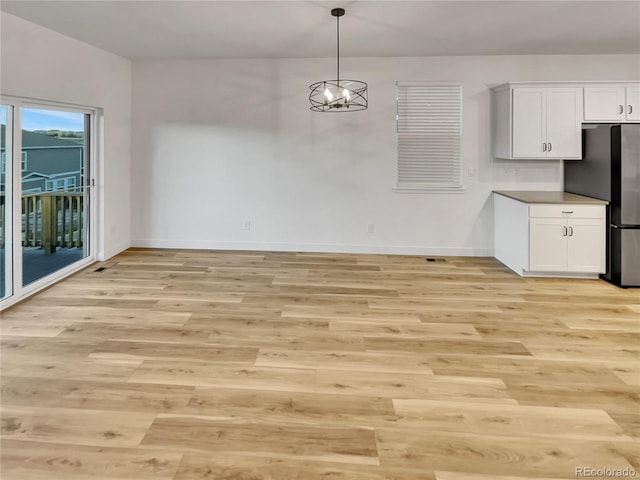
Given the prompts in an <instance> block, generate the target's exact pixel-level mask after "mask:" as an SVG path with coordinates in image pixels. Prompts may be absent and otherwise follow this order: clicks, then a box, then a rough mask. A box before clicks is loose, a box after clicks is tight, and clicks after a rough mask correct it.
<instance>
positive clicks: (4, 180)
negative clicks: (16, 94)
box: [0, 105, 13, 299]
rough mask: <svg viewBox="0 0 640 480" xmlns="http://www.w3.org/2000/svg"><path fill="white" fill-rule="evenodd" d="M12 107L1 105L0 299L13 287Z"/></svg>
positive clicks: (8, 294)
mask: <svg viewBox="0 0 640 480" xmlns="http://www.w3.org/2000/svg"><path fill="white" fill-rule="evenodd" d="M12 112H13V109H12V107H10V106H8V105H0V299H3V298H6V297H9V296H11V294H12V287H13V248H12V244H13V242H12V221H13V216H12V214H11V212H12V209H11V204H12V201H11V200H12V192H13V189H12V188H11V187H12V184H13V182H12V181H11V177H12V175H11V172H12V168H11V165H12V162H11V159H12V155H11V153H12V149H11V144H12V143H13V142H11V135H12V128H11V127H12V122H7V120H8V117H9V116H10V115H11V113H12Z"/></svg>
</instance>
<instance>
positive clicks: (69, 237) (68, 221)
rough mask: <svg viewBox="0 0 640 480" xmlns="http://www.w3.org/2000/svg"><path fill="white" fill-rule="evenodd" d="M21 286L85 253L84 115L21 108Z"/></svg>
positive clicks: (86, 136) (86, 132) (86, 131)
mask: <svg viewBox="0 0 640 480" xmlns="http://www.w3.org/2000/svg"><path fill="white" fill-rule="evenodd" d="M21 124H22V151H21V158H20V165H19V168H20V169H21V178H22V197H21V201H22V205H21V213H22V285H23V286H26V285H29V284H31V283H33V282H35V281H37V280H39V279H41V278H43V277H46V276H48V275H51V274H53V273H55V272H57V271H58V270H61V269H63V268H65V267H67V266H69V265H71V264H73V263H75V262H77V261H79V260H82V259H83V258H85V257H87V256H88V255H89V251H88V242H87V240H88V232H87V226H88V206H89V205H88V193H89V192H88V190H89V189H88V188H85V187H84V186H85V185H87V184H88V182H87V181H86V176H87V175H88V165H89V162H88V160H89V158H88V157H89V155H88V152H89V148H88V145H89V143H88V142H89V115H88V114H85V113H79V112H72V111H63V110H52V109H40V108H27V107H22V109H21ZM15 163H16V165H17V162H15Z"/></svg>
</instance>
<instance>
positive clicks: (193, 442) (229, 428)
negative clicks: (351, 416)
mask: <svg viewBox="0 0 640 480" xmlns="http://www.w3.org/2000/svg"><path fill="white" fill-rule="evenodd" d="M142 445H145V446H151V447H162V448H175V447H176V446H178V445H179V446H180V448H183V449H187V450H189V451H202V452H207V453H210V452H230V453H252V454H254V455H255V454H256V453H257V454H263V455H267V454H272V453H275V454H283V455H289V456H293V457H296V458H301V459H316V460H327V461H341V460H342V461H346V462H349V463H362V464H365V465H376V464H377V463H378V453H377V448H376V440H375V433H374V431H373V429H371V428H349V427H319V426H306V425H305V426H301V425H290V424H265V423H260V424H256V423H251V422H247V421H244V420H242V419H240V420H236V419H233V418H232V419H225V418H219V417H218V418H216V417H200V416H188V415H171V414H160V415H158V417H157V418H156V419H155V421H154V422H153V424H152V425H151V428H149V431H148V433H147V434H146V435H145V437H144V439H143V440H142Z"/></svg>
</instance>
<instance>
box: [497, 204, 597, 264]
mask: <svg viewBox="0 0 640 480" xmlns="http://www.w3.org/2000/svg"><path fill="white" fill-rule="evenodd" d="M506 193H509V192H506ZM513 193H515V194H516V195H514V196H515V197H518V195H517V194H518V193H522V194H526V193H532V192H513ZM533 193H538V194H540V195H539V196H540V197H541V198H543V199H544V197H545V195H544V194H545V192H533ZM546 193H549V194H561V193H563V192H546ZM565 195H566V196H567V197H568V198H569V199H574V200H576V199H577V200H579V199H587V200H582V201H583V202H588V197H581V196H579V195H574V196H572V195H571V194H565ZM550 196H551V197H553V196H554V195H550ZM555 196H557V195H555ZM524 198H525V199H526V195H524ZM593 200H594V202H598V203H595V204H585V203H582V204H578V203H555V204H552V203H527V202H526V201H523V200H517V199H515V198H510V197H507V196H505V195H503V194H496V195H494V241H495V257H496V258H497V259H498V260H500V261H501V262H502V263H504V264H505V265H506V266H508V267H509V268H511V269H512V270H513V271H515V272H516V273H518V274H519V275H543V276H590V277H593V276H596V275H597V274H599V273H604V272H605V208H606V206H605V204H606V202H602V201H600V200H595V199H593Z"/></svg>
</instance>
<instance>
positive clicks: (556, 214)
mask: <svg viewBox="0 0 640 480" xmlns="http://www.w3.org/2000/svg"><path fill="white" fill-rule="evenodd" d="M529 217H531V218H601V219H604V217H605V206H604V205H575V204H573V205H572V204H562V205H558V204H554V205H529Z"/></svg>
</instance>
